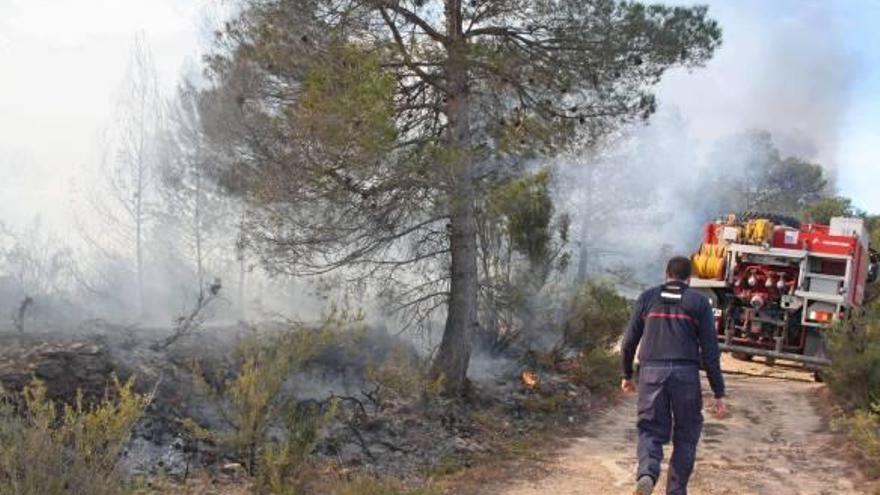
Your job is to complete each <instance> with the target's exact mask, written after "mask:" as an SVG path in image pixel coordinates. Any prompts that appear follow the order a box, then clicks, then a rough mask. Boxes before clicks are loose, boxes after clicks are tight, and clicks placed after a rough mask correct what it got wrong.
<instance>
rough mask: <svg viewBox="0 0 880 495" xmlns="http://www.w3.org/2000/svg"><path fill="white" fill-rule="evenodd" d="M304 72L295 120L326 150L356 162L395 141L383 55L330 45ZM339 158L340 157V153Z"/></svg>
mask: <svg viewBox="0 0 880 495" xmlns="http://www.w3.org/2000/svg"><path fill="white" fill-rule="evenodd" d="M317 62H318V63H315V64H314V65H312V66H311V67H310V68H309V70H308V71H307V72H306V76H305V81H304V83H303V91H302V95H301V96H300V102H299V104H300V112H299V114H298V118H299V119H300V122H301V123H302V124H303V126H304V128H305V129H306V131H307V132H308V133H309V134H310V135H311V136H312V137H313V138H315V139H316V140H317V141H318V142H321V143H323V144H324V145H325V146H326V147H325V148H324V149H325V151H329V152H332V153H335V152H343V151H344V156H343V157H348V158H352V157H356V159H357V160H359V163H368V162H370V161H371V160H375V159H376V158H377V157H379V156H380V155H381V154H382V153H385V152H387V151H388V149H389V147H390V145H391V144H392V142H393V141H394V139H395V135H396V130H395V124H394V105H393V99H394V84H395V83H394V78H393V77H391V76H390V75H389V74H387V73H383V72H382V70H381V59H380V58H379V57H378V56H377V54H375V53H369V52H366V51H364V50H361V49H359V48H357V47H355V46H353V45H341V44H340V45H333V46H331V47H330V48H329V50H328V53H326V54H325V55H324V56H322V57H321V58H320V59H318V60H317ZM331 150H332V151H331ZM340 158H342V157H340Z"/></svg>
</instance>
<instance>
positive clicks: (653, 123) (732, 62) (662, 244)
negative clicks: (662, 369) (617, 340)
mask: <svg viewBox="0 0 880 495" xmlns="http://www.w3.org/2000/svg"><path fill="white" fill-rule="evenodd" d="M682 3H691V2H682ZM708 3H709V5H710V15H711V16H712V17H714V18H716V19H717V20H719V22H720V24H721V26H722V28H723V30H724V42H723V45H722V47H721V48H720V49H719V51H718V52H717V53H716V55H715V57H714V58H713V59H712V60H711V61H710V62H709V63H708V64H707V66H706V67H705V68H699V69H695V70H693V71H685V70H676V71H672V72H670V73H669V74H667V76H666V77H665V78H664V79H663V80H662V82H661V84H660V85H659V87H658V88H657V99H658V102H659V110H658V112H657V113H656V114H655V115H653V116H652V117H651V118H650V119H649V121H648V122H646V123H639V124H636V125H633V126H631V127H630V128H628V129H626V130H625V131H624V132H623V133H622V135H620V136H616V137H614V138H613V139H611V140H610V141H609V142H607V143H605V145H604V146H603V147H601V148H599V149H595V150H590V151H589V152H588V153H585V154H584V155H582V156H580V157H578V158H577V159H575V160H567V163H566V164H565V166H564V167H563V169H564V172H563V173H562V174H560V178H561V180H560V181H558V182H559V186H558V191H557V199H558V201H560V202H561V204H563V205H565V208H567V209H568V210H569V211H570V212H571V213H572V214H573V217H574V221H573V226H574V229H575V233H574V236H573V238H574V239H575V240H576V242H575V245H574V246H573V251H575V259H580V260H581V261H580V263H581V265H580V266H578V267H577V270H578V272H579V273H578V275H586V276H595V275H599V274H602V275H606V276H607V275H608V274H612V275H614V276H616V277H617V278H618V279H620V280H622V281H625V282H630V284H628V285H629V286H642V285H645V284H648V283H653V282H656V281H658V280H659V279H660V277H661V276H662V271H661V270H662V264H663V262H665V259H666V258H667V257H668V256H670V255H672V254H684V255H687V254H688V253H690V252H692V251H693V250H694V249H695V248H696V247H697V245H698V243H699V238H700V235H701V225H702V224H703V223H704V222H706V221H707V220H710V219H711V218H712V217H713V216H714V215H717V214H719V213H722V210H723V209H724V207H726V206H727V204H725V201H724V197H725V196H728V197H729V195H730V194H731V191H730V190H727V188H729V187H730V184H732V183H733V182H734V181H736V180H739V179H744V178H745V177H746V175H747V173H748V172H749V170H748V165H749V164H750V163H754V162H756V161H759V160H761V159H762V153H765V152H766V149H761V148H760V147H755V146H753V145H751V144H750V141H749V139H740V138H741V137H742V136H744V135H748V134H750V133H752V134H753V133H756V132H758V131H766V132H769V134H770V136H771V137H772V145H773V146H775V147H776V148H778V150H779V152H780V153H781V155H782V156H796V157H798V158H801V159H805V160H809V161H811V162H816V163H820V164H821V165H822V166H823V167H824V168H825V171H826V175H827V176H828V177H829V179H831V181H832V182H833V180H834V177H835V175H836V172H837V170H838V168H839V167H840V165H841V164H840V163H839V160H838V156H839V153H840V148H841V142H842V133H843V128H844V126H845V120H846V117H847V113H848V112H849V111H850V109H851V106H852V104H853V103H854V102H853V101H852V100H853V93H854V84H855V81H858V79H859V75H860V71H861V70H862V66H861V64H860V60H859V58H858V57H857V56H856V55H854V52H853V51H852V49H851V47H850V46H848V45H847V40H846V36H845V34H846V33H845V29H846V25H845V23H844V21H845V19H844V13H843V12H842V11H841V9H839V8H838V7H839V5H838V4H835V3H831V2H824V1H794V0H782V1H777V2H763V1H759V0H746V1H739V2H724V1H720V0H710V1H709V2H708ZM584 259H586V262H584V261H583V260H584ZM584 264H586V267H584V266H583V265H584Z"/></svg>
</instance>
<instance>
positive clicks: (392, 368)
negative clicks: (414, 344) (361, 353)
mask: <svg viewBox="0 0 880 495" xmlns="http://www.w3.org/2000/svg"><path fill="white" fill-rule="evenodd" d="M430 365H431V363H430V362H428V361H426V360H424V359H422V358H420V357H419V356H418V355H416V354H415V353H414V352H413V351H412V350H411V349H408V348H398V349H394V350H392V351H391V353H389V354H388V356H387V357H386V358H385V360H384V361H382V362H381V363H379V364H374V365H371V366H370V367H368V368H367V373H366V376H367V380H368V381H369V382H370V383H371V384H372V385H373V386H374V387H376V389H375V392H374V393H375V395H376V397H374V399H375V400H376V401H378V403H379V404H384V403H386V402H388V401H390V400H404V401H406V400H413V399H420V398H421V399H430V398H434V397H437V396H438V395H439V393H440V391H441V389H442V383H441V381H440V380H441V379H440V378H432V377H431V373H430Z"/></svg>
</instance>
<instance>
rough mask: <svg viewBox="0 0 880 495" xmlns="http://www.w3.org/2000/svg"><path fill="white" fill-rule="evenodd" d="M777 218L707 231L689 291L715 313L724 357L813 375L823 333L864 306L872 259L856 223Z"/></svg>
mask: <svg viewBox="0 0 880 495" xmlns="http://www.w3.org/2000/svg"><path fill="white" fill-rule="evenodd" d="M780 218H781V217H773V216H768V217H761V216H754V215H752V216H746V217H745V218H737V217H735V216H733V215H731V216H729V217H728V218H726V219H724V220H719V221H716V222H713V223H710V224H707V225H706V226H705V230H704V235H703V244H702V246H701V248H700V251H699V252H697V253H696V254H694V256H693V258H692V259H693V264H694V276H693V277H692V279H691V286H692V287H695V288H698V289H700V290H701V291H702V292H703V293H704V294H706V295H707V296H708V297H709V298H710V299H711V300H712V303H713V304H714V306H715V320H716V326H717V329H718V335H719V340H720V344H721V348H722V350H725V351H729V352H733V353H735V354H736V355H740V356H743V357H751V356H755V355H759V356H765V357H766V358H768V360H769V361H771V362H772V361H773V360H776V359H784V360H792V361H798V362H802V363H805V364H806V365H807V366H809V367H812V368H815V367H819V366H822V365H826V364H828V363H829V362H830V361H829V358H828V355H827V353H826V350H825V340H824V335H823V331H824V330H825V329H826V328H827V327H828V326H830V325H831V324H833V322H834V321H837V320H839V319H841V318H844V317H845V316H846V315H847V314H849V312H851V311H853V310H855V309H857V308H859V307H860V306H861V305H862V303H863V301H864V298H865V289H866V285H867V283H868V280H869V278H871V277H872V276H875V275H876V272H877V266H876V265H872V263H875V262H876V259H874V258H872V256H871V250H870V248H869V246H868V235H867V232H866V231H865V227H864V224H863V221H862V220H861V219H859V218H842V217H841V218H833V219H832V220H831V222H830V225H818V224H803V225H801V224H799V222H796V221H793V220H790V219H788V220H780Z"/></svg>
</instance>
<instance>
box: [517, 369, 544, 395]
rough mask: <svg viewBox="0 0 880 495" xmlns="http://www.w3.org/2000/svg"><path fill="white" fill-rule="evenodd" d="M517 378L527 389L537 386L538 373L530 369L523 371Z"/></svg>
mask: <svg viewBox="0 0 880 495" xmlns="http://www.w3.org/2000/svg"><path fill="white" fill-rule="evenodd" d="M519 379H520V381H521V382H522V384H523V386H525V387H526V388H527V389H529V390H531V389H534V388H537V386H538V383H539V380H538V374H537V373H536V372H534V371H532V370H525V371H523V372H522V374H521V375H520V376H519Z"/></svg>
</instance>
